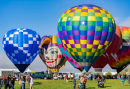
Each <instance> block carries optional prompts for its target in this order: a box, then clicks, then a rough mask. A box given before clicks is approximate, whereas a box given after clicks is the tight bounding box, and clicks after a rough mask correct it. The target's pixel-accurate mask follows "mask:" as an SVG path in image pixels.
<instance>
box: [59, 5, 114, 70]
mask: <svg viewBox="0 0 130 89" xmlns="http://www.w3.org/2000/svg"><path fill="white" fill-rule="evenodd" d="M115 30H116V25H115V21H114V19H113V17H112V16H111V14H110V13H109V12H108V11H106V10H105V9H103V8H101V7H98V6H95V5H87V4H84V5H78V6H75V7H72V8H70V9H68V10H67V11H65V12H64V13H63V14H62V16H61V18H60V19H59V22H58V32H59V37H60V39H61V41H62V42H63V46H64V47H65V49H66V50H67V51H68V52H69V54H70V55H71V56H72V58H73V59H75V61H76V62H77V63H78V64H79V65H80V66H83V67H84V69H85V70H86V72H87V71H88V70H89V69H90V67H91V65H92V64H93V63H94V62H96V61H97V60H98V58H99V57H100V56H101V55H102V54H103V53H104V52H105V50H106V49H107V48H108V46H109V45H110V43H111V41H112V39H113V37H114V35H115Z"/></svg>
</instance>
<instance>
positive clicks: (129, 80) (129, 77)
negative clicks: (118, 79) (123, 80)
mask: <svg viewBox="0 0 130 89" xmlns="http://www.w3.org/2000/svg"><path fill="white" fill-rule="evenodd" d="M128 83H129V84H130V75H129V76H128Z"/></svg>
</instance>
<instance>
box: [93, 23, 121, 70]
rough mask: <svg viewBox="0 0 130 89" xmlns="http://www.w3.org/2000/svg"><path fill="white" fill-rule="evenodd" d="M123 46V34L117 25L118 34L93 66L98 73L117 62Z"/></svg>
mask: <svg viewBox="0 0 130 89" xmlns="http://www.w3.org/2000/svg"><path fill="white" fill-rule="evenodd" d="M121 44H122V34H121V31H120V29H119V27H118V26H117V25H116V33H115V36H114V39H113V40H112V43H111V45H110V46H109V47H108V49H107V50H106V51H105V52H104V53H103V55H102V56H101V57H100V58H99V59H98V60H97V61H96V62H95V63H94V64H93V65H92V66H93V68H94V69H95V71H96V72H102V68H104V67H105V66H106V65H107V64H108V63H109V62H110V63H111V62H112V61H116V59H117V55H116V53H117V52H118V50H119V48H120V46H121Z"/></svg>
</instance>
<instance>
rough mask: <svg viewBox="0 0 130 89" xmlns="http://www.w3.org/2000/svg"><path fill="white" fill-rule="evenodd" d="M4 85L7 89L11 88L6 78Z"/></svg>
mask: <svg viewBox="0 0 130 89" xmlns="http://www.w3.org/2000/svg"><path fill="white" fill-rule="evenodd" d="M4 84H5V89H7V88H8V86H9V81H8V78H7V77H5V80H4Z"/></svg>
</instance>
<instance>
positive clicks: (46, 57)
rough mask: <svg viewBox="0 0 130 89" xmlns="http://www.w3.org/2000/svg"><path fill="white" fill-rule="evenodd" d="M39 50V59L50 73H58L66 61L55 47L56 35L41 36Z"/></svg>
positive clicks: (56, 46)
mask: <svg viewBox="0 0 130 89" xmlns="http://www.w3.org/2000/svg"><path fill="white" fill-rule="evenodd" d="M39 48H40V52H39V56H40V58H41V59H42V61H43V62H44V63H45V65H46V66H47V67H48V69H50V70H51V71H52V72H58V71H59V69H60V68H61V67H62V66H63V65H65V62H66V59H65V57H64V56H63V55H62V53H61V51H60V49H59V47H58V45H57V40H56V35H50V36H43V37H42V38H41V42H40V46H39Z"/></svg>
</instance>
